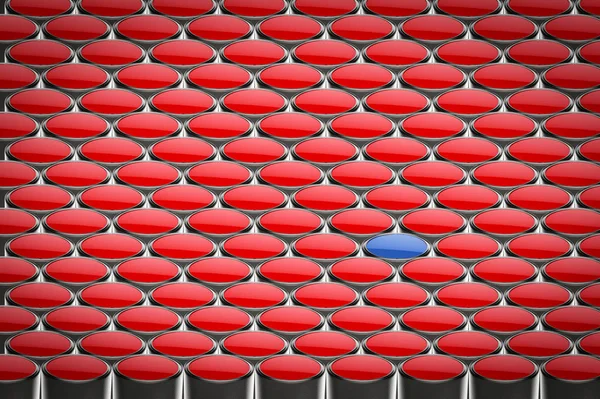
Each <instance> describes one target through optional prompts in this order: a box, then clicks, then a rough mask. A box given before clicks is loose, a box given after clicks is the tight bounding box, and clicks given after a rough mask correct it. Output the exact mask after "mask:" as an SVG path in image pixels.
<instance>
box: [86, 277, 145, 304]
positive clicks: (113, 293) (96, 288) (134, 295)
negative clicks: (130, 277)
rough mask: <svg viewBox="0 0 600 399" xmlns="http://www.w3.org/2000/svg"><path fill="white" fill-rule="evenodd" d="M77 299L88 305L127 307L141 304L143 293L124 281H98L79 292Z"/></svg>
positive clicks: (143, 297)
mask: <svg viewBox="0 0 600 399" xmlns="http://www.w3.org/2000/svg"><path fill="white" fill-rule="evenodd" d="M78 297H79V300H80V301H81V302H82V303H84V304H86V305H90V306H95V307H99V308H106V309H120V308H127V307H130V306H135V305H139V304H141V303H142V302H143V301H144V299H145V296H144V293H143V292H142V291H140V290H139V289H138V288H135V287H134V286H132V285H129V284H125V283H108V282H107V283H98V284H93V285H90V286H87V287H86V288H84V289H83V290H81V291H80V292H79V295H78Z"/></svg>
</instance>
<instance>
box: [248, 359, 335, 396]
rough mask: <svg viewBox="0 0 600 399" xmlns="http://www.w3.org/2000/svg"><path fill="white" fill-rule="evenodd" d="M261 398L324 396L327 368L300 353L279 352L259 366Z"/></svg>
mask: <svg viewBox="0 0 600 399" xmlns="http://www.w3.org/2000/svg"><path fill="white" fill-rule="evenodd" d="M256 397H257V398H260V399H280V398H288V399H306V398H311V399H325V368H324V367H323V365H322V364H321V363H319V362H317V361H316V360H314V359H311V358H309V357H306V356H301V355H278V356H273V357H270V358H268V359H266V360H263V361H262V362H260V363H259V364H258V365H257V366H256Z"/></svg>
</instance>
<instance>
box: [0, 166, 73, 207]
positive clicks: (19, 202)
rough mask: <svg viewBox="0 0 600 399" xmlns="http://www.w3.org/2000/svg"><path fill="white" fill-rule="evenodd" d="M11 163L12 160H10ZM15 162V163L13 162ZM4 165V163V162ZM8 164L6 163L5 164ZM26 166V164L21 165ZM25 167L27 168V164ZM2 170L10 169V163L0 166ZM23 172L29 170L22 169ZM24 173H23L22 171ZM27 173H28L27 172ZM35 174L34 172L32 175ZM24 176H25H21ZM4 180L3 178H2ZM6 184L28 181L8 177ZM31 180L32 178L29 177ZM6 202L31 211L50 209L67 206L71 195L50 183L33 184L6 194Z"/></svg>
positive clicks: (71, 199) (18, 183) (19, 183)
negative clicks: (4, 166)
mask: <svg viewBox="0 0 600 399" xmlns="http://www.w3.org/2000/svg"><path fill="white" fill-rule="evenodd" d="M11 163H12V162H11ZM15 164H17V163H16V162H15ZM4 165H6V164H4ZM17 165H23V164H17ZM6 166H8V165H6ZM23 166H26V165H23ZM27 168H29V167H28V166H27ZM0 169H2V170H5V169H6V170H8V169H12V165H10V167H6V168H0ZM31 170H32V171H33V169H31ZM23 172H29V170H24V171H23ZM23 174H24V175H25V173H23ZM28 174H29V173H28ZM33 176H35V174H34V175H33ZM23 177H26V176H23ZM3 180H4V179H3ZM6 180H8V181H7V183H8V184H6V185H11V186H12V185H15V186H16V185H21V184H27V183H29V181H26V180H24V179H23V180H21V181H19V180H17V178H16V177H15V178H10V180H9V179H6ZM31 180H33V179H31ZM7 202H8V203H9V204H12V205H14V206H17V207H19V208H24V209H27V210H32V211H51V210H54V209H59V208H64V207H67V206H69V205H70V204H71V203H72V202H73V196H72V195H71V194H70V193H69V192H67V191H65V190H63V189H62V188H59V187H55V186H50V185H33V186H25V187H21V188H18V189H16V190H14V191H12V192H11V193H9V194H8V197H7Z"/></svg>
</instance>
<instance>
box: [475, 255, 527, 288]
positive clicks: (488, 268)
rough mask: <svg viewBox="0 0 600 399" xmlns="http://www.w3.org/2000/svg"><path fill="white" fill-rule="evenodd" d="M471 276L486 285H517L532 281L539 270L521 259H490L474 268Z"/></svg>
mask: <svg viewBox="0 0 600 399" xmlns="http://www.w3.org/2000/svg"><path fill="white" fill-rule="evenodd" d="M471 274H472V275H473V276H474V277H476V278H478V279H481V280H483V281H484V282H486V283H495V284H516V283H521V282H524V281H528V280H531V279H533V278H535V276H536V275H537V269H536V268H535V266H533V265H532V264H531V263H529V262H527V261H525V260H523V259H520V258H508V257H506V258H504V257H502V258H490V259H486V260H482V261H481V262H478V263H477V264H475V266H473V269H471Z"/></svg>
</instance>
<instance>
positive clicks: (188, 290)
mask: <svg viewBox="0 0 600 399" xmlns="http://www.w3.org/2000/svg"><path fill="white" fill-rule="evenodd" d="M149 298H150V301H152V302H153V303H155V304H156V305H159V306H167V307H170V308H173V309H192V308H198V307H200V306H206V305H210V304H212V303H213V302H214V301H215V300H216V295H215V293H214V292H212V291H211V290H210V289H208V288H206V287H204V286H203V285H200V284H198V283H196V282H175V283H167V284H163V285H161V286H160V287H158V288H155V289H154V290H152V292H151V293H150V294H149Z"/></svg>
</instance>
